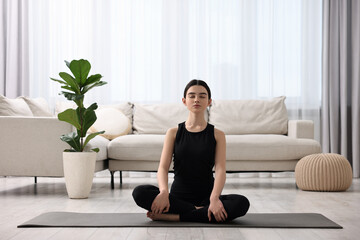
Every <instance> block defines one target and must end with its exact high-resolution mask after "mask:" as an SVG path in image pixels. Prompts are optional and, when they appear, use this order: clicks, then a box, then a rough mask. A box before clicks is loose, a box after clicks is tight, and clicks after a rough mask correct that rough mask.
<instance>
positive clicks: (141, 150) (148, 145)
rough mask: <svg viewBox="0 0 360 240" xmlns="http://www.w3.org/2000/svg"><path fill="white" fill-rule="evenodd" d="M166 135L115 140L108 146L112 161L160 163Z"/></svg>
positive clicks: (134, 135)
mask: <svg viewBox="0 0 360 240" xmlns="http://www.w3.org/2000/svg"><path fill="white" fill-rule="evenodd" d="M164 140H165V135H157V134H143V135H138V134H130V135H124V136H120V137H117V138H115V139H114V140H112V141H111V142H110V143H109V145H108V156H109V158H110V159H119V160H134V161H137V160H140V161H141V160H146V161H160V157H161V151H162V147H163V144H164Z"/></svg>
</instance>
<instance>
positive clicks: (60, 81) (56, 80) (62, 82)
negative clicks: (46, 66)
mask: <svg viewBox="0 0 360 240" xmlns="http://www.w3.org/2000/svg"><path fill="white" fill-rule="evenodd" d="M50 79H51V80H53V81H55V82H59V83H61V84H65V85H67V83H66V82H65V81H62V80H58V79H55V78H50Z"/></svg>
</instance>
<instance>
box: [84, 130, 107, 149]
mask: <svg viewBox="0 0 360 240" xmlns="http://www.w3.org/2000/svg"><path fill="white" fill-rule="evenodd" d="M104 132H105V131H101V132H95V133H91V134H89V135H88V136H87V137H86V139H85V143H84V147H85V146H86V144H88V142H89V141H90V140H91V139H93V138H94V137H96V136H97V135H99V134H103V133H104Z"/></svg>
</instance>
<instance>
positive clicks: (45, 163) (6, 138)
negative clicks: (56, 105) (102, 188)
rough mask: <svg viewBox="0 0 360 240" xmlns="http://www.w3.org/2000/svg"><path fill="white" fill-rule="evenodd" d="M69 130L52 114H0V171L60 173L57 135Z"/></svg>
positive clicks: (8, 173)
mask: <svg viewBox="0 0 360 240" xmlns="http://www.w3.org/2000/svg"><path fill="white" fill-rule="evenodd" d="M71 131H73V128H72V126H71V125H70V124H68V123H66V122H62V121H59V120H58V119H57V118H55V117H13V116H10V117H9V116H0V154H1V157H0V175H2V176H62V175H63V167H62V152H63V151H64V149H66V148H67V147H68V145H67V144H66V143H65V142H63V141H61V140H60V136H61V135H62V134H65V133H69V132H71Z"/></svg>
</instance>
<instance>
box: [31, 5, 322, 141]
mask: <svg viewBox="0 0 360 240" xmlns="http://www.w3.org/2000/svg"><path fill="white" fill-rule="evenodd" d="M321 29H322V1H321V0H292V1H287V0H206V1H205V0H199V1H193V0H166V1H163V0H136V1H134V0H121V1H116V0H107V1H100V0H76V1H74V0H53V1H44V0H34V1H32V2H31V4H30V5H29V38H30V39H29V54H30V58H29V59H30V60H29V64H30V76H29V79H30V94H31V95H32V96H43V97H46V98H47V99H48V100H49V101H50V102H51V103H54V102H55V101H57V100H63V99H62V98H59V97H58V95H57V93H58V92H59V90H60V89H59V86H58V84H56V83H52V82H50V80H49V76H53V77H55V76H56V75H57V74H58V72H60V71H65V70H66V66H65V64H64V62H63V60H71V59H79V58H86V59H88V60H89V61H90V62H91V63H92V66H93V69H92V71H94V73H101V74H102V75H103V76H104V80H105V81H107V82H109V84H108V85H105V86H104V87H102V88H99V89H96V90H95V91H93V92H92V93H91V94H90V95H89V96H88V98H87V100H88V101H97V102H98V103H100V104H101V103H114V102H119V101H135V102H148V103H152V102H180V99H181V97H182V96H181V95H182V91H183V88H184V86H185V84H186V83H187V82H188V81H189V80H191V79H194V78H197V79H203V80H205V81H207V82H208V83H209V85H210V87H211V88H212V90H213V98H214V99H249V98H251V99H259V98H262V99H266V98H271V97H275V96H280V95H285V96H286V97H287V100H286V104H287V107H288V109H289V116H290V118H292V119H293V118H297V119H311V120H314V121H315V126H316V134H315V137H316V139H318V140H319V139H320V103H321V40H322V38H321Z"/></svg>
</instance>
